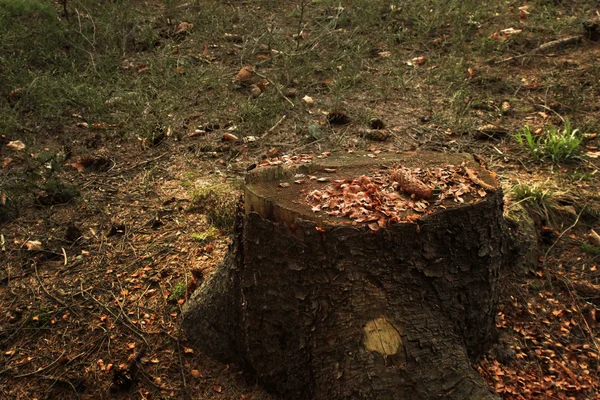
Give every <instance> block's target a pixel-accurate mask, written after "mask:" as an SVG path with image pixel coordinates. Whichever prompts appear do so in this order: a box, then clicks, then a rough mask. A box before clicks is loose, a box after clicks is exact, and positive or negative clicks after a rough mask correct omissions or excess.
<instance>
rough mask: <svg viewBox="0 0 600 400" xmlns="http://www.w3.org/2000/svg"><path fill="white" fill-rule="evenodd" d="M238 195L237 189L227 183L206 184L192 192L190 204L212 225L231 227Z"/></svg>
mask: <svg viewBox="0 0 600 400" xmlns="http://www.w3.org/2000/svg"><path fill="white" fill-rule="evenodd" d="M238 197H239V196H238V193H237V191H236V190H234V188H233V187H232V186H231V185H229V184H227V183H222V184H217V185H207V186H202V187H199V188H198V189H196V190H195V191H194V192H193V194H192V204H193V205H194V208H195V209H197V210H199V211H200V212H201V213H203V214H205V215H206V217H207V218H208V220H209V222H210V223H211V224H212V225H214V226H216V227H218V228H223V229H232V228H233V223H234V221H235V213H236V208H237V204H238Z"/></svg>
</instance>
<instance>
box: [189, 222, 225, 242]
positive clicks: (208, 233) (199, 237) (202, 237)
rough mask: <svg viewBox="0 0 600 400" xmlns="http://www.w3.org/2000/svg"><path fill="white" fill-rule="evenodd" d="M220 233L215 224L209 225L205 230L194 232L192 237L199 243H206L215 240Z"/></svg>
mask: <svg viewBox="0 0 600 400" xmlns="http://www.w3.org/2000/svg"><path fill="white" fill-rule="evenodd" d="M218 234H219V230H218V229H217V228H215V227H214V226H210V227H208V228H207V229H206V230H205V231H204V232H200V233H198V232H194V233H192V239H193V240H194V241H195V242H198V243H206V242H210V241H212V240H214V239H215V238H216V237H217V235H218Z"/></svg>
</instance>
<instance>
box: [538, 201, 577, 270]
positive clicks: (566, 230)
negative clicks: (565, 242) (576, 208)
mask: <svg viewBox="0 0 600 400" xmlns="http://www.w3.org/2000/svg"><path fill="white" fill-rule="evenodd" d="M586 207H587V204H585V205H584V206H583V208H582V209H581V211H580V212H579V214H578V215H577V218H575V222H573V225H571V226H569V227H568V228H567V229H565V230H564V231H562V233H561V234H560V235H559V236H558V238H557V239H556V240H555V241H554V243H552V246H550V248H548V250H547V251H546V254H544V264H545V263H546V261H547V260H548V254H549V253H550V250H552V249H553V248H554V246H555V245H556V243H558V241H559V240H560V239H561V238H562V237H563V236H564V235H565V233H567V232H568V231H570V230H571V229H573V228H574V227H575V225H577V223H578V222H579V218H580V217H581V214H583V212H584V211H585V208H586Z"/></svg>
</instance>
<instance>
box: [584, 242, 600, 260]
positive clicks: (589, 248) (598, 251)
mask: <svg viewBox="0 0 600 400" xmlns="http://www.w3.org/2000/svg"><path fill="white" fill-rule="evenodd" d="M581 251H583V252H584V253H587V254H589V255H591V256H594V257H598V256H600V247H598V246H594V245H592V244H589V243H582V244H581Z"/></svg>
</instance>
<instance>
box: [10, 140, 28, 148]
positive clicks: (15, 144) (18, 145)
mask: <svg viewBox="0 0 600 400" xmlns="http://www.w3.org/2000/svg"><path fill="white" fill-rule="evenodd" d="M6 147H8V148H9V149H13V150H17V151H19V150H23V149H24V148H25V143H23V142H22V141H20V140H13V141H12V142H8V144H7V145H6Z"/></svg>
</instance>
